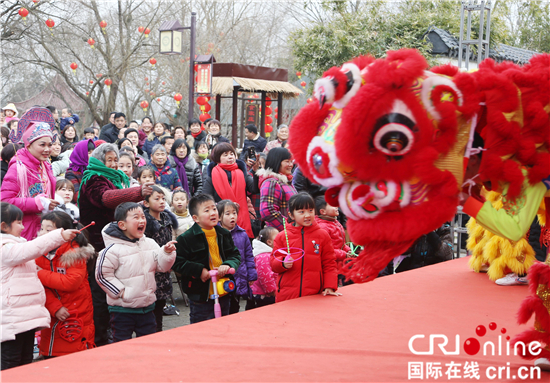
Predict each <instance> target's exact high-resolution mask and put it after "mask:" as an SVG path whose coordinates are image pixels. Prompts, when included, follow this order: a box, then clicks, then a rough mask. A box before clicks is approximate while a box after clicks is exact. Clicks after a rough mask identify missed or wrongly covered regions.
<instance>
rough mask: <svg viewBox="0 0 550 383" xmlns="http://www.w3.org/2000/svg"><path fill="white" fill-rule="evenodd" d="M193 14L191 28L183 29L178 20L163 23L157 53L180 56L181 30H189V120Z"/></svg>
mask: <svg viewBox="0 0 550 383" xmlns="http://www.w3.org/2000/svg"><path fill="white" fill-rule="evenodd" d="M196 16H197V14H196V13H195V12H191V26H190V27H183V26H182V25H181V24H180V22H179V21H178V20H172V21H165V22H164V23H162V25H161V26H160V28H159V34H160V36H159V53H161V54H166V55H181V54H182V53H183V30H184V29H190V30H191V42H190V44H189V45H190V47H189V112H188V117H189V119H192V118H193V104H194V96H193V89H194V88H195V82H194V81H195V74H194V67H195V25H196Z"/></svg>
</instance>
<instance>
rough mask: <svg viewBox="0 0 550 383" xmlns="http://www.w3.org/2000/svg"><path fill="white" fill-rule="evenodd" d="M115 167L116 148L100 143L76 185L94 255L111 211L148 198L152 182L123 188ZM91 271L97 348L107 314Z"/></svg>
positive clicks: (103, 336) (124, 182)
mask: <svg viewBox="0 0 550 383" xmlns="http://www.w3.org/2000/svg"><path fill="white" fill-rule="evenodd" d="M117 166H118V149H117V147H116V146H115V145H113V144H107V143H106V144H102V145H100V146H99V147H97V148H96V149H95V150H94V151H93V152H92V154H91V156H90V160H89V163H88V167H87V168H86V171H85V172H84V175H83V177H82V181H81V183H80V193H79V195H78V202H79V207H80V222H81V223H82V224H83V225H84V226H86V225H88V224H90V223H91V222H92V221H95V225H94V226H90V227H89V228H88V232H89V237H90V243H91V244H92V246H93V247H94V248H95V250H96V251H98V252H99V251H101V250H102V249H103V248H105V243H104V242H103V237H102V235H101V231H102V230H103V228H104V227H105V226H106V225H107V224H109V223H110V222H112V221H113V220H114V213H115V208H116V207H117V206H118V205H119V204H121V203H123V202H139V201H142V200H143V197H145V196H147V195H151V193H152V191H153V189H152V185H153V183H145V184H143V185H142V186H136V187H132V188H127V187H128V186H129V183H130V180H129V179H128V176H126V174H124V173H123V172H122V171H120V170H117ZM125 187H126V188H125ZM89 266H92V265H91V264H90V265H89ZM94 270H95V265H93V269H92V268H91V267H89V272H88V281H89V282H90V287H91V289H92V297H93V301H94V323H95V330H96V337H95V343H96V345H98V346H99V345H104V344H106V343H107V340H108V339H107V329H108V328H109V311H108V307H107V302H106V298H105V292H103V290H102V289H101V288H100V287H99V286H98V284H97V281H96V279H95V273H94ZM90 271H91V272H90Z"/></svg>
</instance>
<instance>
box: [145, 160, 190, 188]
mask: <svg viewBox="0 0 550 383" xmlns="http://www.w3.org/2000/svg"><path fill="white" fill-rule="evenodd" d="M149 166H150V167H152V168H153V169H154V170H155V183H156V184H157V185H160V186H164V187H165V188H167V189H168V190H170V191H173V190H174V189H176V188H181V187H182V186H181V181H180V177H179V176H178V172H176V170H175V169H172V168H171V167H170V161H169V160H167V161H166V163H165V164H164V167H163V168H162V169H159V168H157V166H156V165H155V164H154V163H153V161H149Z"/></svg>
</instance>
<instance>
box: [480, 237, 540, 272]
mask: <svg viewBox="0 0 550 383" xmlns="http://www.w3.org/2000/svg"><path fill="white" fill-rule="evenodd" d="M486 250H487V251H491V252H495V253H496V254H492V260H491V266H489V270H487V275H488V276H489V279H490V280H492V281H495V280H497V279H500V278H502V277H504V276H505V275H506V272H508V270H510V271H512V272H514V273H516V274H526V273H527V271H528V270H529V268H530V267H531V266H532V265H533V263H535V252H534V250H533V248H532V247H531V245H529V242H528V241H527V240H526V239H525V238H522V239H520V240H519V241H517V242H515V243H514V242H512V241H510V240H508V239H504V238H501V237H498V236H494V237H493V239H492V240H491V241H490V245H489V246H488V248H487V249H486ZM497 254H498V255H497ZM495 255H496V256H495Z"/></svg>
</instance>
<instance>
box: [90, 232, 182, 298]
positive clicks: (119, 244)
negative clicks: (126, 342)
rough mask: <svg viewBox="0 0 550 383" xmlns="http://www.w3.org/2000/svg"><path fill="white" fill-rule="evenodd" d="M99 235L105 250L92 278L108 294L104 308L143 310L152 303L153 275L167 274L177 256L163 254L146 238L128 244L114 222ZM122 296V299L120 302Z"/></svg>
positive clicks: (154, 283) (153, 242)
mask: <svg viewBox="0 0 550 383" xmlns="http://www.w3.org/2000/svg"><path fill="white" fill-rule="evenodd" d="M101 234H102V235H103V241H104V242H105V246H106V247H105V249H103V250H101V252H100V253H99V258H98V259H97V264H96V270H95V277H96V280H97V283H98V284H99V285H100V286H101V288H102V289H103V290H105V292H106V293H107V304H108V305H109V306H120V307H128V308H143V307H147V306H150V305H152V304H153V303H155V302H156V300H157V298H156V296H155V291H156V289H157V284H156V282H155V271H157V272H167V271H170V268H171V267H172V265H173V264H174V261H175V260H176V252H175V251H173V252H172V253H170V254H167V253H165V252H164V250H163V249H162V248H160V246H159V245H157V243H156V242H155V241H154V240H152V239H151V238H147V237H146V236H143V237H141V238H140V239H136V240H131V239H129V238H128V237H126V236H125V235H124V233H123V232H122V230H120V229H119V227H118V225H117V223H116V222H111V223H110V224H108V225H107V226H105V227H104V228H103V230H102V232H101ZM122 292H124V294H123V298H120V295H121V294H122Z"/></svg>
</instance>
